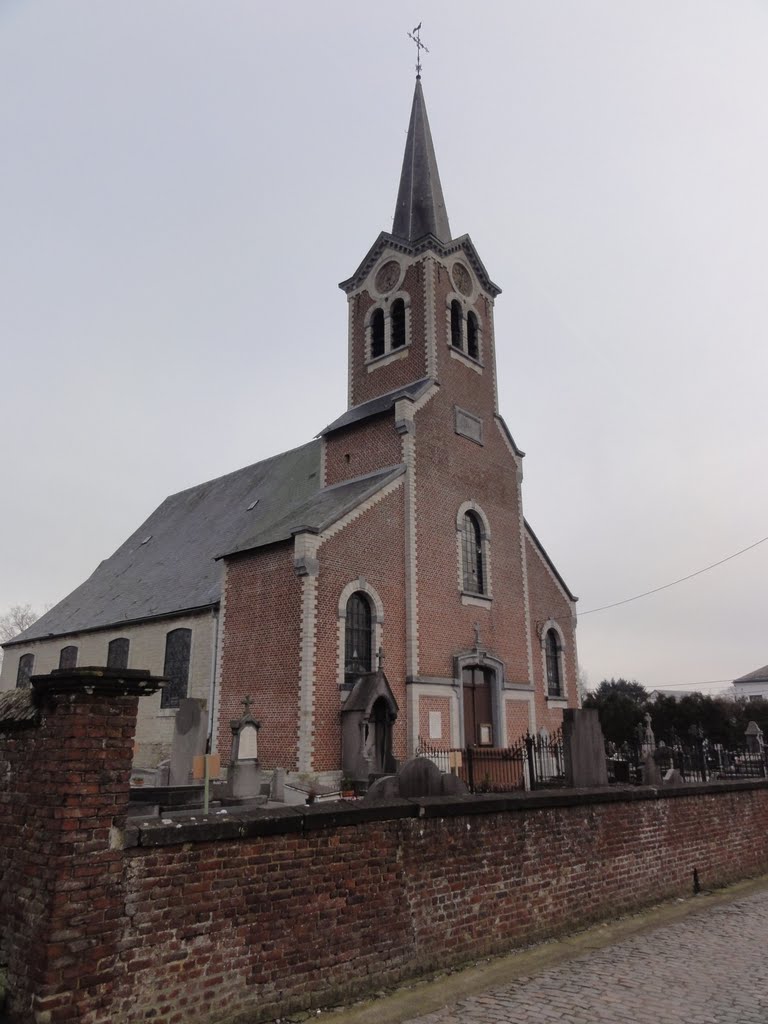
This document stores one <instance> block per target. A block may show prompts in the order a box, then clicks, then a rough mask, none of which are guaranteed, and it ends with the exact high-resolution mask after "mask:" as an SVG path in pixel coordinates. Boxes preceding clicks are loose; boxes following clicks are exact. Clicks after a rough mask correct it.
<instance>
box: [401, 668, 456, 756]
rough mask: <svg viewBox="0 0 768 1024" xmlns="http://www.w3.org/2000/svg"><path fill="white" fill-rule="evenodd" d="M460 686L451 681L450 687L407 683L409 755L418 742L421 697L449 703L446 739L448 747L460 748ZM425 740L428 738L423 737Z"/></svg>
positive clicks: (414, 749)
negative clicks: (439, 699) (435, 698)
mask: <svg viewBox="0 0 768 1024" xmlns="http://www.w3.org/2000/svg"><path fill="white" fill-rule="evenodd" d="M460 694H461V686H457V685H456V680H455V679H451V680H450V685H449V686H446V685H444V684H443V685H438V686H436V685H435V684H434V683H409V685H408V724H409V733H410V736H409V742H410V744H411V745H410V749H409V753H411V756H413V753H415V751H416V745H417V743H418V741H419V699H420V698H421V697H439V698H441V699H442V700H446V699H447V700H448V702H449V714H450V718H449V723H448V737H446V738H447V739H448V740H449V743H450V746H452V747H459V746H461V713H460V710H459V700H460ZM425 738H426V739H427V740H428V739H429V737H425Z"/></svg>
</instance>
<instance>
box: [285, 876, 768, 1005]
mask: <svg viewBox="0 0 768 1024" xmlns="http://www.w3.org/2000/svg"><path fill="white" fill-rule="evenodd" d="M766 947H768V876H766V877H762V878H759V879H755V880H751V881H748V882H742V883H739V884H737V885H734V886H730V887H729V888H728V889H723V890H719V891H717V892H715V893H702V894H701V895H699V896H696V897H691V898H689V899H686V900H677V901H674V902H672V903H665V904H661V905H659V906H657V907H653V908H651V909H649V910H647V911H644V912H643V913H641V914H637V915H632V916H630V917H627V918H623V919H621V920H619V921H616V922H613V923H611V924H607V925H599V926H597V927H594V928H591V929H589V930H588V931H584V932H580V933H578V934H576V935H572V936H569V937H568V938H566V939H563V940H560V941H557V942H548V943H544V944H542V945H540V946H536V947H533V948H531V949H527V950H522V951H520V952H517V953H512V954H510V955H508V956H504V957H497V958H494V959H492V960H486V961H482V962H480V963H478V964H475V965H473V966H470V967H467V968H465V969H462V970H457V971H450V972H446V973H445V974H442V975H439V976H437V977H433V978H431V979H430V980H427V981H420V982H415V983H412V984H410V985H407V986H403V987H401V988H399V989H397V990H396V991H394V992H391V993H387V994H384V993H382V996H381V997H380V998H377V999H374V1000H370V1001H368V1002H365V1003H360V1004H357V1005H355V1006H352V1007H347V1008H343V1009H337V1010H331V1011H325V1012H323V1014H322V1018H323V1019H324V1020H325V1021H327V1022H331V1024H405V1022H408V1024H465V1022H466V1024H497V1022H498V1024H546V1022H549V1021H560V1022H563V1024H646V1022H647V1024H768V956H766ZM310 1016H312V1015H311V1014H310ZM291 1019H292V1018H287V1021H290V1020H291Z"/></svg>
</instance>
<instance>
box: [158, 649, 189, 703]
mask: <svg viewBox="0 0 768 1024" xmlns="http://www.w3.org/2000/svg"><path fill="white" fill-rule="evenodd" d="M191 649H192V630H191V629H172V630H171V631H170V633H168V634H166V637H165V664H164V665H163V675H164V676H165V678H166V679H167V680H168V682H167V683H166V684H165V689H164V690H163V696H162V700H161V702H160V707H163V708H177V707H178V706H179V702H180V701H181V698H182V697H186V696H187V685H188V683H189V655H190V651H191Z"/></svg>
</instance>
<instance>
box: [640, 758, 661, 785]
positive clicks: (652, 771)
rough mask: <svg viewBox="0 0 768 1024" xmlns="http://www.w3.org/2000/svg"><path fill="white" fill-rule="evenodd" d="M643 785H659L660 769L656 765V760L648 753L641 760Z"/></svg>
mask: <svg viewBox="0 0 768 1024" xmlns="http://www.w3.org/2000/svg"><path fill="white" fill-rule="evenodd" d="M643 785H644V786H660V785H661V769H660V768H659V766H658V764H657V763H656V759H655V758H654V756H653V754H652V753H651V752H650V751H649V752H648V753H647V754H646V755H645V757H644V758H643Z"/></svg>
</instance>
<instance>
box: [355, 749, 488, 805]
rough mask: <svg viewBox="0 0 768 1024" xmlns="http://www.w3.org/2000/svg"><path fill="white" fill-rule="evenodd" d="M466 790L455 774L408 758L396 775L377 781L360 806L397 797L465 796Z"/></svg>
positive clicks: (426, 760)
mask: <svg viewBox="0 0 768 1024" xmlns="http://www.w3.org/2000/svg"><path fill="white" fill-rule="evenodd" d="M468 793H469V790H468V789H467V787H466V786H465V784H464V783H463V782H462V781H461V779H460V778H458V777H457V776H456V775H448V774H446V773H445V772H441V771H440V769H439V768H438V767H437V765H436V764H435V762H434V761H430V759H429V758H428V757H412V758H410V760H408V761H406V762H405V763H404V764H403V766H402V768H401V769H400V771H399V772H398V773H397V775H387V776H385V777H384V778H383V779H377V780H376V781H375V782H374V784H373V785H372V786H371V788H370V789H369V790H368V792H367V793H366V795H365V799H364V801H363V802H364V803H379V802H381V801H383V800H391V799H395V798H397V797H401V798H405V799H409V798H415V797H420V796H467V794H468Z"/></svg>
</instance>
